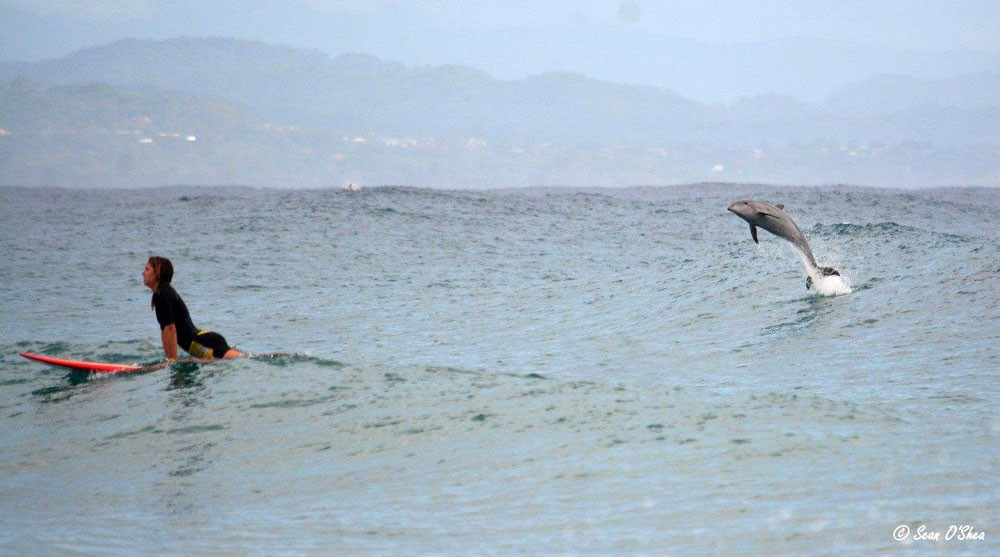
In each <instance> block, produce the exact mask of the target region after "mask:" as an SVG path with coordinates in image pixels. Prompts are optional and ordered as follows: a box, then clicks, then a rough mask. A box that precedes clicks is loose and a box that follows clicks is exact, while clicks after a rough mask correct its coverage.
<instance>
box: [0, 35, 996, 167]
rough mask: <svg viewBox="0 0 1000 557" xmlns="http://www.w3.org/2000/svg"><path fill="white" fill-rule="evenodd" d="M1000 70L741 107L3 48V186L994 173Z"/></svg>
mask: <svg viewBox="0 0 1000 557" xmlns="http://www.w3.org/2000/svg"><path fill="white" fill-rule="evenodd" d="M998 85H1000V75H998V74H983V73H979V74H969V75H962V76H960V77H957V78H954V79H950V80H946V81H931V80H920V79H913V78H908V77H905V76H889V75H887V76H882V77H879V78H877V79H873V80H870V81H867V82H864V83H858V84H852V85H847V86H845V87H844V88H843V89H842V90H840V91H839V92H838V93H835V94H834V95H831V97H830V98H829V99H828V100H827V101H826V102H824V103H822V104H814V103H807V102H802V101H799V100H796V99H794V98H790V97H784V96H779V95H770V96H762V97H755V98H749V99H743V100H741V101H739V102H737V103H734V104H733V105H731V106H722V105H710V104H703V103H699V102H696V101H694V100H691V99H686V98H683V97H681V96H678V95H676V94H673V93H671V92H669V91H666V90H662V89H657V88H653V87H646V86H633V85H620V84H611V83H606V82H600V81H596V80H593V79H588V78H586V77H584V76H580V75H575V74H567V73H549V74H543V75H539V76H534V77H530V78H527V79H522V80H516V81H502V80H497V79H494V78H492V77H490V76H489V75H487V74H484V73H482V72H479V71H476V70H473V69H470V68H465V67H459V66H445V67H436V68H407V67H405V66H402V65H400V64H395V63H392V62H386V61H382V60H379V59H376V58H373V57H370V56H365V55H344V56H339V57H336V58H331V57H329V56H327V55H325V54H323V53H320V52H315V51H303V50H296V49H292V48H287V47H279V46H272V45H267V44H262V43H255V42H246V41H236V40H230V39H190V38H187V39H176V40H169V41H159V42H156V41H135V40H128V41H119V42H116V43H112V44H109V45H105V46H101V47H96V48H90V49H86V50H82V51H79V52H77V53H75V54H72V55H70V56H67V57H64V58H61V59H58V60H50V61H44V62H38V63H31V64H25V63H7V64H0V107H2V110H0V166H2V168H0V184H4V185H32V184H41V185H65V186H75V185H89V186H97V185H110V186H143V185H157V184H172V183H239V184H248V185H261V186H290V187H305V186H309V187H318V186H331V185H334V186H335V185H341V184H344V183H347V182H361V183H366V184H373V185H374V184H387V183H396V184H410V185H426V186H436V187H506V186H519V185H610V186H613V185H626V184H636V183H641V184H649V183H679V182H687V181H700V180H709V179H710V180H716V181H718V180H731V181H756V182H779V183H833V182H852V183H862V184H870V185H885V186H896V185H898V186H930V185H952V184H985V185H998V183H1000V170H998V155H997V153H998V149H1000V132H998V131H997V130H1000V101H998V100H996V98H995V94H994V92H995V91H997V90H998V87H997V86H998Z"/></svg>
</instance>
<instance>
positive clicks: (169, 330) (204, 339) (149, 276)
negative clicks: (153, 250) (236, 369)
mask: <svg viewBox="0 0 1000 557" xmlns="http://www.w3.org/2000/svg"><path fill="white" fill-rule="evenodd" d="M173 277H174V266H173V264H172V263H170V260H169V259H167V258H166V257H160V256H158V255H154V256H153V257H150V258H149V261H147V262H146V268H145V269H143V271H142V282H143V284H145V285H146V286H147V287H148V288H149V289H150V290H152V291H153V302H152V305H153V309H154V310H155V311H156V321H157V322H159V324H160V339H161V340H162V341H163V351H164V352H165V353H166V355H167V360H176V359H177V347H178V346H181V347H182V348H184V350H186V351H187V352H188V353H189V354H191V355H192V356H194V357H196V358H202V359H206V360H211V359H213V358H240V357H242V356H245V354H243V353H242V352H240V351H239V350H236V349H234V348H230V347H229V344H228V343H227V342H226V339H225V338H223V336H222V335H220V334H219V333H213V332H211V331H203V330H199V329H198V328H197V327H195V326H194V323H192V322H191V314H190V313H188V309H187V306H186V305H184V300H182V299H181V297H180V294H178V293H177V291H176V290H174V287H173V286H171V285H170V280H171V279H172V278H173Z"/></svg>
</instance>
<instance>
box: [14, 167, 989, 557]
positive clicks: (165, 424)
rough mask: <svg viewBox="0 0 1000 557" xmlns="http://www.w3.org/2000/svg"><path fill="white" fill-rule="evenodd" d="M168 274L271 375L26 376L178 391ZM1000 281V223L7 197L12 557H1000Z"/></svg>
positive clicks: (546, 201) (286, 196)
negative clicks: (844, 289)
mask: <svg viewBox="0 0 1000 557" xmlns="http://www.w3.org/2000/svg"><path fill="white" fill-rule="evenodd" d="M739 199H760V200H765V201H769V202H772V203H781V204H783V205H784V206H785V211H786V212H787V213H788V214H789V215H790V216H791V217H792V218H793V219H795V221H796V222H797V223H798V225H799V227H800V228H801V229H802V231H803V233H804V234H805V236H806V238H807V239H808V240H809V243H810V245H811V246H812V250H813V252H814V253H815V255H816V259H817V260H818V261H819V263H820V264H821V265H829V266H832V267H835V268H836V269H838V270H839V271H840V273H841V275H842V278H843V280H844V282H845V284H846V285H848V286H849V288H850V293H848V294H843V295H836V296H827V295H821V294H818V293H817V292H816V291H815V290H806V285H805V279H806V275H805V273H804V270H803V265H802V262H801V260H800V258H799V257H798V255H797V252H796V251H795V250H794V248H792V247H791V245H790V244H789V243H787V242H785V241H784V240H781V239H779V238H777V237H776V236H773V235H771V234H770V233H768V232H765V231H760V245H759V246H758V245H755V244H754V242H753V240H752V239H751V238H750V231H749V228H748V226H747V224H746V223H745V222H744V221H742V220H740V219H739V218H737V217H736V216H734V215H732V214H730V213H728V212H727V211H726V208H727V207H728V206H729V204H730V203H732V202H733V201H736V200H739ZM154 254H156V255H163V256H166V257H169V258H170V259H171V260H172V261H173V263H174V268H175V274H174V279H173V284H174V287H175V288H176V289H177V290H178V292H179V293H180V294H181V295H182V296H183V297H184V300H185V301H186V302H187V305H188V307H189V308H190V310H191V314H192V316H193V318H194V321H195V324H196V325H198V326H199V327H201V328H205V329H211V330H214V331H218V332H220V333H222V334H224V335H225V336H226V338H227V339H228V340H229V342H230V344H232V345H233V346H235V347H237V348H239V349H241V350H244V351H247V352H249V353H250V354H252V357H251V358H248V359H241V360H230V361H221V362H212V363H206V364H196V363H180V364H175V365H173V366H172V367H170V368H167V369H161V370H158V371H153V372H149V373H139V374H128V375H107V374H104V375H101V374H86V373H70V372H67V371H65V370H62V369H57V368H53V367H50V366H46V365H43V364H40V363H37V362H33V361H28V360H26V359H23V358H21V357H19V356H18V353H19V352H22V351H29V352H37V353H42V354H50V355H57V356H60V357H64V358H72V359H85V360H96V361H111V362H127V363H142V364H150V363H156V362H159V361H160V360H162V358H163V351H162V348H161V346H160V340H159V327H158V326H157V323H156V319H155V316H154V313H153V312H152V310H151V308H150V292H149V290H148V289H146V288H145V287H144V286H143V284H142V280H141V272H142V269H143V266H144V265H145V262H146V259H147V258H148V257H149V256H150V255H154ZM998 276H1000V190H998V189H984V188H979V189H977V188H970V189H935V190H905V191H904V190H883V189H866V188H853V187H810V188H798V187H772V186H762V185H696V186H685V187H664V188H654V187H649V188H623V189H569V188H553V189H526V190H499V189H498V190H486V191H440V190H428V189H415V188H397V187H385V188H369V189H364V190H361V191H356V192H348V191H343V190H310V191H301V190H267V189H251V188H236V187H232V188H230V187H212V188H207V187H206V188H196V187H184V188H155V189H147V190H85V191H82V190H72V189H64V190H53V189H30V188H3V189H0V362H2V373H0V420H2V424H3V427H2V430H0V554H3V555H139V554H141V555H303V554H304V555H415V554H437V555H515V554H531V555H553V554H554V555H562V554H594V555H611V554H615V555H693V554H701V555H807V556H808V555H880V554H884V555H928V554H947V555H954V554H969V555H997V554H1000V520H998V519H1000V512H998V508H1000V507H998V503H1000V490H998V482H997V470H998V456H1000V452H998V447H1000V443H998V441H1000V417H998V413H997V410H998V401H1000V394H998V389H997V385H998V374H1000V295H998V290H997V287H996V280H997V278H998Z"/></svg>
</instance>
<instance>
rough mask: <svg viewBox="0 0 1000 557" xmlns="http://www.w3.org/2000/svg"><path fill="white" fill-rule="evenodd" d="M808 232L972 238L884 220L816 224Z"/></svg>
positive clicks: (820, 234) (884, 236)
mask: <svg viewBox="0 0 1000 557" xmlns="http://www.w3.org/2000/svg"><path fill="white" fill-rule="evenodd" d="M809 232H810V234H813V235H816V236H820V237H827V238H836V237H878V238H890V239H897V238H916V237H919V238H925V237H932V238H938V239H942V240H947V241H951V242H956V243H964V242H968V241H970V240H972V238H970V237H968V236H963V235H959V234H952V233H948V232H941V231H938V230H927V229H924V228H919V227H916V226H910V225H906V224H899V223H897V222H892V221H886V222H877V223H868V224H852V223H846V222H845V223H837V224H816V225H814V226H813V227H812V228H811V229H810V230H809Z"/></svg>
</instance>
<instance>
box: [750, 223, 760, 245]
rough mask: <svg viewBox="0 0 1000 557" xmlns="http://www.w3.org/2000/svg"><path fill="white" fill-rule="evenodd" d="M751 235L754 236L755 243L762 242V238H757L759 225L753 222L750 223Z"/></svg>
mask: <svg viewBox="0 0 1000 557" xmlns="http://www.w3.org/2000/svg"><path fill="white" fill-rule="evenodd" d="M750 237H751V238H753V243H755V244H759V243H760V240H758V239H757V227H756V226H754V224H753V223H752V222H751V223H750Z"/></svg>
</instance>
